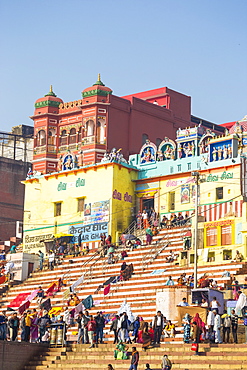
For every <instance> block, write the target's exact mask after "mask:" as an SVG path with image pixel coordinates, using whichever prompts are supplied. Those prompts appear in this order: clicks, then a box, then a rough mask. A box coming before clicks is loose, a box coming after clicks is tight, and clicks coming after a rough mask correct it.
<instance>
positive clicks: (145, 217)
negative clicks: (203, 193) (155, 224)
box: [142, 209, 149, 229]
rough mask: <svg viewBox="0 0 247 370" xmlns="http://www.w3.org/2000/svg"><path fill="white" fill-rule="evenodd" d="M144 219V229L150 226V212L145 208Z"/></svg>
mask: <svg viewBox="0 0 247 370" xmlns="http://www.w3.org/2000/svg"><path fill="white" fill-rule="evenodd" d="M142 219H143V227H144V229H147V228H148V226H149V224H148V213H147V211H146V210H145V209H144V211H143V213H142Z"/></svg>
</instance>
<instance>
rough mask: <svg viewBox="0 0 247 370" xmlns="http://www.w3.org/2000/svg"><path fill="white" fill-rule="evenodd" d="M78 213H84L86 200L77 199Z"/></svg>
mask: <svg viewBox="0 0 247 370" xmlns="http://www.w3.org/2000/svg"><path fill="white" fill-rule="evenodd" d="M77 212H84V198H78V199H77Z"/></svg>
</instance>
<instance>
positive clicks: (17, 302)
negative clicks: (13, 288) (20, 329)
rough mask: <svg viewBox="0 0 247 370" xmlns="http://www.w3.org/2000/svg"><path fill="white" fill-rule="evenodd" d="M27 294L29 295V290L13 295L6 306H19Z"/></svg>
mask: <svg viewBox="0 0 247 370" xmlns="http://www.w3.org/2000/svg"><path fill="white" fill-rule="evenodd" d="M29 295H30V292H29V293H20V294H18V296H17V297H15V299H13V301H11V302H10V304H8V306H7V307H20V306H21V304H22V303H23V302H25V301H26V300H27V297H28V296H29Z"/></svg>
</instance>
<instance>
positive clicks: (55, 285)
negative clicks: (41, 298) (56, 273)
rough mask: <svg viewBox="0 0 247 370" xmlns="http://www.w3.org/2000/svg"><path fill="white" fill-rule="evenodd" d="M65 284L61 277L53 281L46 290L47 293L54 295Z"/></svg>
mask: <svg viewBox="0 0 247 370" xmlns="http://www.w3.org/2000/svg"><path fill="white" fill-rule="evenodd" d="M62 285H63V281H62V279H61V278H59V279H58V281H53V282H52V283H51V284H50V285H49V287H48V289H47V290H46V292H45V293H46V295H48V296H52V295H53V294H55V293H57V292H59V291H60V289H61V287H62Z"/></svg>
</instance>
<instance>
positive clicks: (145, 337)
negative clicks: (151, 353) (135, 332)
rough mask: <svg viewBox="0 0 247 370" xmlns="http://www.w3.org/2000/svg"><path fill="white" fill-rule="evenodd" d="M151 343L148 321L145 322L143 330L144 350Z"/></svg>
mask: <svg viewBox="0 0 247 370" xmlns="http://www.w3.org/2000/svg"><path fill="white" fill-rule="evenodd" d="M150 345H151V337H150V334H149V332H148V323H147V322H144V326H143V330H142V349H143V350H144V351H146V350H147V348H148V347H149V346H150Z"/></svg>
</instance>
